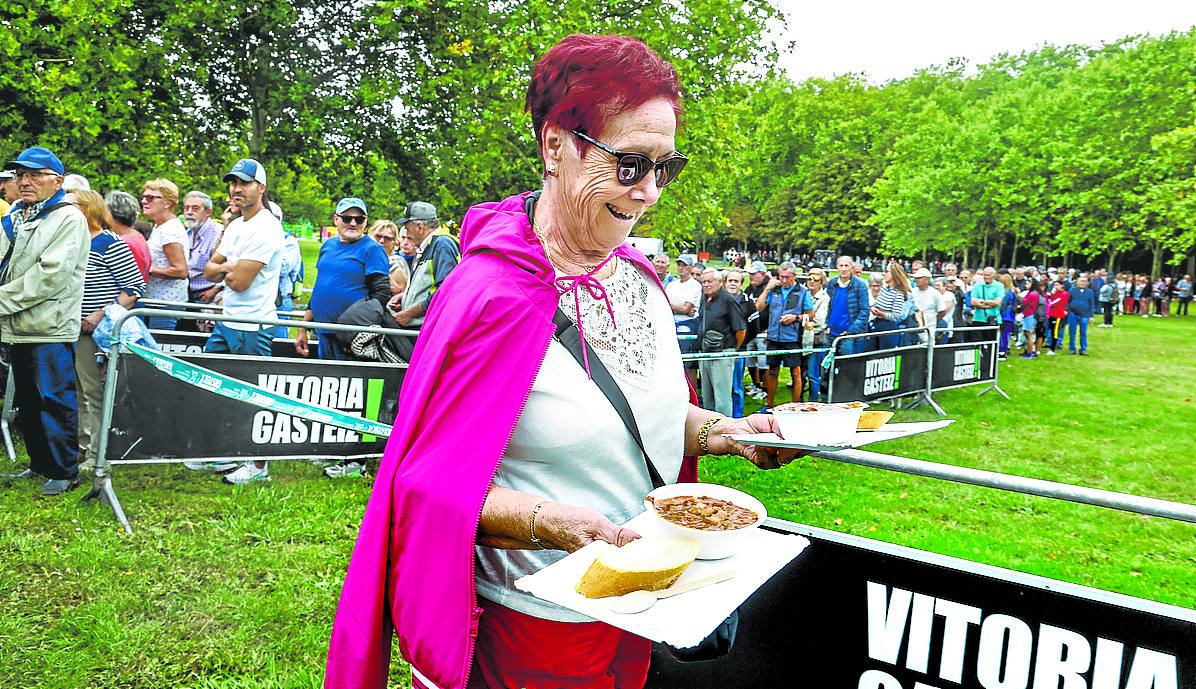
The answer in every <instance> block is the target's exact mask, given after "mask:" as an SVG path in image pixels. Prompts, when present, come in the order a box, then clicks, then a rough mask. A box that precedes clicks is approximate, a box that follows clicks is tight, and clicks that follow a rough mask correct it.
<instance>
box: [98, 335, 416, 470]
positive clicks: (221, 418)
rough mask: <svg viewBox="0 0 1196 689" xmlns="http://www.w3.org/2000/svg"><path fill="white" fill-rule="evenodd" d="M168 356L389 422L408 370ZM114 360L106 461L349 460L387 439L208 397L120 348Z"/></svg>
mask: <svg viewBox="0 0 1196 689" xmlns="http://www.w3.org/2000/svg"><path fill="white" fill-rule="evenodd" d="M179 334H183V333H179ZM172 356H176V357H177V358H179V359H183V360H185V361H188V362H191V363H193V364H195V365H197V366H203V367H204V368H208V369H211V370H213V371H216V372H218V373H223V374H225V375H227V376H231V377H233V378H238V379H240V380H244V381H247V382H250V383H253V384H255V385H259V386H261V387H264V388H266V389H269V390H272V391H274V392H278V393H281V394H284V395H288V396H290V397H295V398H297V399H301V400H303V401H305V402H308V403H311V404H319V405H322V406H326V407H334V408H336V409H340V410H342V411H346V412H349V413H353V414H360V415H362V416H365V417H366V418H370V419H374V420H377V421H380V422H382V423H385V424H388V425H389V424H391V423H392V422H393V421H394V418H395V414H396V412H397V409H398V404H399V388H400V386H401V384H402V382H403V374H404V373H405V372H406V368H407V367H406V365H403V364H379V363H365V362H347V361H323V360H318V359H282V358H279V359H267V358H262V357H238V356H231V355H219V354H198V355H197V354H172ZM118 361H119V367H120V368H119V370H118V375H117V387H116V399H115V402H114V404H113V409H112V425H111V427H110V429H109V432H108V452H107V456H108V458H109V459H110V460H120V459H150V458H160V457H173V458H181V459H207V458H220V457H238V458H246V459H248V458H267V457H354V456H361V455H379V454H381V453H382V450H383V448H385V446H386V439H385V438H377V437H374V436H360V435H358V434H357V433H354V432H353V431H349V430H346V429H343V428H336V427H334V426H326V425H324V424H320V423H315V422H311V421H306V420H303V419H297V418H294V417H291V416H288V415H286V414H278V413H275V412H272V411H267V410H264V409H258V408H256V407H253V406H250V405H247V404H245V403H243V402H238V401H236V400H232V399H228V398H226V397H221V396H219V395H215V394H213V393H211V392H208V391H207V390H203V389H202V388H198V387H195V386H193V385H189V384H187V383H184V382H182V381H179V380H175V379H174V378H171V377H169V376H167V375H166V374H164V373H161V372H160V371H158V370H157V369H156V368H154V367H153V365H151V364H150V363H148V362H146V361H144V360H143V359H141V358H140V357H138V356H136V355H134V354H123V355H121V356H120V357H119V358H118Z"/></svg>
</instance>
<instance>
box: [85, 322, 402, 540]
mask: <svg viewBox="0 0 1196 689" xmlns="http://www.w3.org/2000/svg"><path fill="white" fill-rule="evenodd" d="M142 314H146V315H161V316H168V317H171V318H179V319H190V320H214V321H231V322H235V323H253V324H257V325H266V326H284V327H299V328H305V329H308V330H316V329H319V330H336V331H342V332H377V333H383V334H388V335H403V336H407V337H412V336H417V335H418V334H419V331H416V330H400V329H394V328H380V327H362V326H354V325H342V324H339V323H320V322H316V321H284V320H280V319H277V318H262V319H257V318H242V317H238V316H226V315H224V314H223V313H203V314H200V313H195V312H189V311H175V310H163V309H146V308H134V309H130V310H129V311H128V312H127V313H125V314H124V315H123V316H121V317H120V318H118V319H117V320H116V322H115V323H113V327H112V346H111V347H110V348H109V351H108V362H107V370H106V372H105V380H104V397H103V402H102V405H101V408H100V426H99V429H98V433H99V442H98V444H97V447H96V458H95V475H94V477H93V479H92V485H91V490H90V491H88V493H87V494H86V495H84V496H83V498H82V501H89V500H94V499H99V500H100V501H101V502H103V503H105V504H107V505H108V506H109V507H110V508H111V509H112V512H113V514H114V515H115V516H116V519H117V521H119V522H120V524H121V526H123V527H124V529H125V532H126V533H129V534H132V533H133V528H132V526H130V524H129V519H128V517H127V516H126V514H125V511H124V509H123V508H122V507H121V504H120V499H119V498H118V497H117V495H116V490H115V488H114V487H113V483H112V463H111V460H110V459H109V457H108V435H109V431H110V429H111V426H112V410H113V405H114V402H115V399H116V386H117V382H118V380H117V378H118V369H119V365H118V364H119V362H120V357H121V351H120V350H121V347H120V344H119V342H120V334H121V327H122V326H123V325H124V322H125V320H127V319H129V318H132V317H134V316H140V315H142ZM182 461H183V460H182V459H180V460H178V462H180V463H181V462H182Z"/></svg>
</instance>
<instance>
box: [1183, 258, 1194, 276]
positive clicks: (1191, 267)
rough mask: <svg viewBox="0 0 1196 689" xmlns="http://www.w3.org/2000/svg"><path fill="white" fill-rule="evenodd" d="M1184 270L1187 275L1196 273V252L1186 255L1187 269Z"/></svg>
mask: <svg viewBox="0 0 1196 689" xmlns="http://www.w3.org/2000/svg"><path fill="white" fill-rule="evenodd" d="M1184 272H1186V273H1187V274H1188V275H1196V254H1190V255H1189V256H1188V269H1187V270H1186V271H1184Z"/></svg>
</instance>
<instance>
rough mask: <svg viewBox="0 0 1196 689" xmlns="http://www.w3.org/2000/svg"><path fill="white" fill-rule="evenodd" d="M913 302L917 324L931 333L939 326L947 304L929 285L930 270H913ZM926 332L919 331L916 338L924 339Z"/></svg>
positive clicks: (945, 313)
mask: <svg viewBox="0 0 1196 689" xmlns="http://www.w3.org/2000/svg"><path fill="white" fill-rule="evenodd" d="M914 284H915V285H916V286H915V287H914V304H915V305H916V306H917V311H916V313H917V316H918V326H919V327H927V328H930V331H931V333H933V332H934V329H935V328H937V327H938V326H939V321H941V320H942V319H943V317H945V316H946V315H947V305H946V302H945V301H943V295H942V294H941V293H940V292H939V291H938V290H937V289H935V288H934V287H931V285H930V271H929V270H927V269H926V268H919V269H917V270H915V271H914ZM925 335H926V334H925V333H920V334H919V335H918V338H919V339H920V340H922V341H923V342H925V341H926V336H925Z"/></svg>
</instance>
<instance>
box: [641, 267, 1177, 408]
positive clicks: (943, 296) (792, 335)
mask: <svg viewBox="0 0 1196 689" xmlns="http://www.w3.org/2000/svg"><path fill="white" fill-rule="evenodd" d="M750 255H751V254H748V253H746V252H745V253H742V254H741V253H738V252H735V255H734V256H732V257H731V258H732V260H731V261H730V267H728V268H726V269H723V270H720V269H716V268H711V267H705V266H703V265H701V264H699V263H698V262H697V260H696V259H695V258H694V257H693V256H692V255H688V254H683V255H681V256H679V257H678V258H677V260H676V275H672V274H670V272H669V268H670V265H671V264H672V259H671V258H670V257H669V256H668V255H667V254H663V253H662V254H657V255H656V256H654V257H653V259H652V264H653V266H654V268H655V270H656V272H657V276H658V277H659V279H660V280H661V281H662V283H664V284H665V289H666V293H667V294H668V296H669V300H670V303H671V305H672V309H673V313H674V318H675V320H676V328H677V333H678V336H679V337H680V339H681V343H680V345H681V347H682V351H683V352H686V353H694V352H700V353H703V354H717V353H727V352H742V353H746V354H748V356H740V357H738V358H736V357H727V358H722V357H712V358H710V359H701V358H700V357H699V359H700V361H687V362H686V368H687V373H688V374H689V375H690V379H691V383H693V384H694V387H695V388H696V389H700V390H701V394H702V399H703V403H704V404H705V405H706V406H707V408H709V409H713V410H716V411H718V412H720V413H724V414H733V415H736V416H739V415H742V413H743V401H744V396H745V395H746V396H750V397H753V398H755V399H759V400H764V407H763V409H762V411H763V412H765V413H767V412H768V410H769V409H770V408H771V407H772V406H773V404H774V402H775V398H776V391H777V380H778V377H779V373H780V370H781V369H782V368H785V369H788V371H789V376H790V380H791V381H792V382H791V385H792V388H791V395H792V399H794V400H800V399H808V400H825V386H824V384H823V379H824V376H823V370H822V369H823V366H822V363H823V361H824V359H825V357H826V351H825V350H826V349H827V348H828V347H829V346H830V345H831V344H832V343H833V342H834V341H835V338H837V337H839V336H841V335H864V334H868V333H872V334H874V336H872V337H861V338H852V339H847V340H844V341H841V342H840V344H839V347H838V353H839V354H850V353H856V352H863V351H870V350H876V349H888V348H893V347H898V346H903V345H911V344H915V343H918V342H923V343H924V342H926V341H927V339H928V337H934V338H935V341H936V342H943V343H946V342H963V341H976V340H981V339H996V341H997V343H998V345H997V347H998V349H997V352H998V359H1000V360H1002V361H1003V360H1005V359H1006V358H1008V356H1009V355H1010V352H1011V351H1013V350H1014V349H1015V348H1016V349H1021V354H1020V357H1021V358H1023V359H1035V358H1037V357H1038V356H1039V355H1040V353H1045V355H1047V356H1054V355H1055V354H1056V353H1058V352H1059V351H1060V349H1062V347H1063V345H1064V344H1066V345H1067V350H1068V352H1069V353H1070V354H1075V355H1079V356H1088V327H1089V324H1090V322H1092V321H1093V320H1094V319H1097V318H1100V319H1102V322H1100V323H1099V324H1097V326H1096V327H1101V328H1111V327H1113V325H1114V318H1115V317H1116V316H1118V315H1141V316H1143V317H1147V316H1155V317H1165V316H1167V315H1170V314H1172V312H1173V309H1172V303H1173V302H1174V303H1175V305H1176V306H1175V308H1174V315H1176V316H1181V315H1182V316H1186V315H1187V314H1188V307H1189V304H1190V303H1191V301H1192V296H1193V281H1192V276H1191V275H1190V274H1185V275H1183V276H1182V277H1177V278H1175V279H1173V278H1171V277H1167V276H1163V277H1160V278H1157V279H1155V280H1151V279H1150V278H1149V276H1146V275H1133V274H1129V273H1118V274H1116V275H1115V276H1112V277H1110V275H1109V273H1108V271H1106V270H1103V269H1099V270H1094V271H1091V272H1084V271H1077V270H1076V269H1074V268H1069V269H1063V268H1056V267H1050V268H1047V267H1041V266H1026V267H1016V268H1012V269H1002V270H999V271H998V270H997V269H995V268H993V267H986V268H984V269H982V270H977V271H974V272H973V271H970V270H959V268H958V266H956V265H955V264H953V263H948V262H941V263H940V262H936V263H933V264H931V266H933V269H934V270H941V271H942V274H939V275H936V274H935V273H934V272H933V271H932V268H931V267H928V265H926V264H924V263H923V262H922V261H919V260H913V261H906V262H902V261H898V260H896V259H890V260H889V261H888V262H887V263H882V262H881V261H880V260H879V259H877V260H875V261H873V260H872V259H865V260H864V261H861V260H859V259H858V258H855V257H851V256H840V257H839V258H838V259H837V260H835V261H834V268H833V271H832V275H831V276H830V277H829V278H828V274H827V271H826V270H824V269H823V268H822V267H820V266H819V265H810V266H808V267H807V268H805V269H803V268H802V267H800V266H801V263H799V262H797V261H800V260H801V259H803V258H806V257H802V256H799V257H796V258H797V261H791V260H784V261H783V262H782V263H781V264H780V265H778V266H776V267H775V268H773V269H770V268H768V267H766V264H765V263H764V262H763V261H762V260H755V261H753V262H752V263H750V264H749V265H748V267H747V269H746V270H743V269H740V268H739V267H737V265H738V264H739V263H742V260H741V259H742V258H743V257H745V256H750ZM757 255H759V254H757ZM787 258H788V257H786V259H787ZM868 264H872V265H876V266H877V267H883V270H882V271H881V272H869V271H868V267H867V266H868ZM698 295H700V297H699V296H698ZM724 295H725V296H724ZM729 301H734V302H735V303H737V304H738V306H739V309H738V310H737V313H735V314H734V316H733V317H732V316H730V315H728V311H729V310H728V309H726V308H725V307H722V306H720V304H724V303H729ZM707 305H709V307H710V308H706V307H707ZM978 326H988V327H990V328H992V329H986V330H972V329H969V328H974V327H978ZM918 328H927V329H929V335H928V334H927V332H926V331H915V332H909V331H911V330H915V329H918ZM806 350H815V351H806ZM754 351H765V352H776V353H775V354H769V355H762V356H751V355H750V353H751V352H754Z"/></svg>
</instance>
